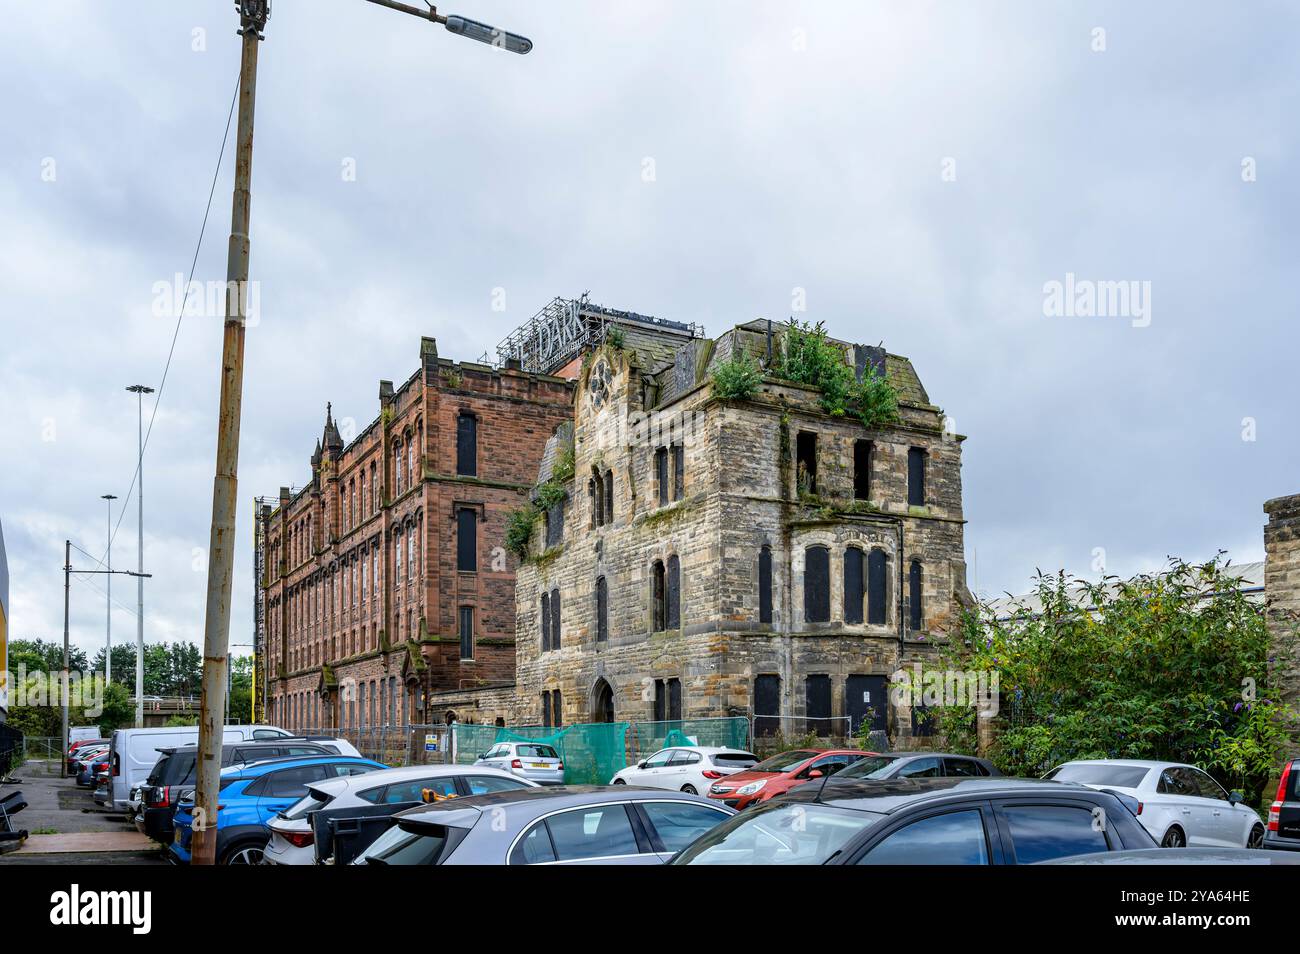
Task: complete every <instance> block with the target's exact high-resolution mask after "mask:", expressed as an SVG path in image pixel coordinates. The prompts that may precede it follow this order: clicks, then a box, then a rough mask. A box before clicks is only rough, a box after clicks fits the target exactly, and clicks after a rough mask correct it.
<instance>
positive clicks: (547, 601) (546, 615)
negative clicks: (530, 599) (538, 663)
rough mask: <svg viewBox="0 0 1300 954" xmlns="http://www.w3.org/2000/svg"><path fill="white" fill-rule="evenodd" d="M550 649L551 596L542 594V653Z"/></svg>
mask: <svg viewBox="0 0 1300 954" xmlns="http://www.w3.org/2000/svg"><path fill="white" fill-rule="evenodd" d="M550 648H551V594H549V593H543V594H542V652H546V651H547V650H549V649H550Z"/></svg>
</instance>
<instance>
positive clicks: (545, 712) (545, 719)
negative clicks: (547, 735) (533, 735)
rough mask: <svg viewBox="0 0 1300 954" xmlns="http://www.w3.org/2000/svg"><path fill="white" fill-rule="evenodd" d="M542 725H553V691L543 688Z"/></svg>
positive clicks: (548, 726)
mask: <svg viewBox="0 0 1300 954" xmlns="http://www.w3.org/2000/svg"><path fill="white" fill-rule="evenodd" d="M542 725H543V726H545V727H546V728H548V729H549V728H550V727H551V693H550V691H549V690H546V689H543V690H542Z"/></svg>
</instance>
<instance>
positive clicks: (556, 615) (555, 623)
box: [551, 589, 560, 649]
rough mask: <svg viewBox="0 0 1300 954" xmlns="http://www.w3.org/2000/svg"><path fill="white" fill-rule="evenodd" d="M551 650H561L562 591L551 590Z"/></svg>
mask: <svg viewBox="0 0 1300 954" xmlns="http://www.w3.org/2000/svg"><path fill="white" fill-rule="evenodd" d="M551 648H552V649H559V648H560V591H559V589H553V590H551Z"/></svg>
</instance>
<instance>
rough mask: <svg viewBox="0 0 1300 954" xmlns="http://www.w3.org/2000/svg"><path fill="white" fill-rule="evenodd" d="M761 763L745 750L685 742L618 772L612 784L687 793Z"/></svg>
mask: <svg viewBox="0 0 1300 954" xmlns="http://www.w3.org/2000/svg"><path fill="white" fill-rule="evenodd" d="M757 764H758V756H756V755H754V753H752V752H746V751H744V750H742V749H728V748H716V747H710V746H703V745H700V746H695V745H682V746H670V747H669V748H666V749H660V750H659V751H658V752H656V753H655V754H654V755H652V756H650V757H649V758H647V759H643V760H642V761H640V762H638V763H637V764H636V765H629V766H628V767H627V768H625V769H623V770H622V771H621V772H617V773H616V774H615V775H614V777H613V778H612V779H611V780H610V784H611V785H644V786H646V787H647V788H667V789H671V790H673V791H677V792H685V793H686V794H687V795H697V794H699V793H700V792H707V791H708V790H709V786H710V785H712V784H713V783H714V782H716V781H717V780H718V779H720V778H724V777H725V776H728V775H734V774H735V773H737V772H742V771H744V770H745V769H748V768H753V767H754V766H755V765H757Z"/></svg>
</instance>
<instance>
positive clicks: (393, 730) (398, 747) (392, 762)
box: [290, 725, 411, 768]
mask: <svg viewBox="0 0 1300 954" xmlns="http://www.w3.org/2000/svg"><path fill="white" fill-rule="evenodd" d="M410 728H411V727H410V726H405V725H376V726H364V727H362V728H352V729H339V728H334V727H333V726H300V727H296V728H293V729H291V730H290V731H291V732H295V733H297V734H298V735H323V736H329V737H330V738H332V739H342V740H343V741H345V742H347V743H348V744H350V745H352V746H353V747H354V748H355V749H356V750H357V751H358V752H360V753H361V754H362V755H363V756H364V757H365V758H368V759H374V760H375V761H376V762H383V763H384V764H385V765H387V766H390V767H392V768H397V767H398V766H401V765H408V764H410V761H409V758H408V755H409V747H410V733H409V731H408V730H409V729H410Z"/></svg>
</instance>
